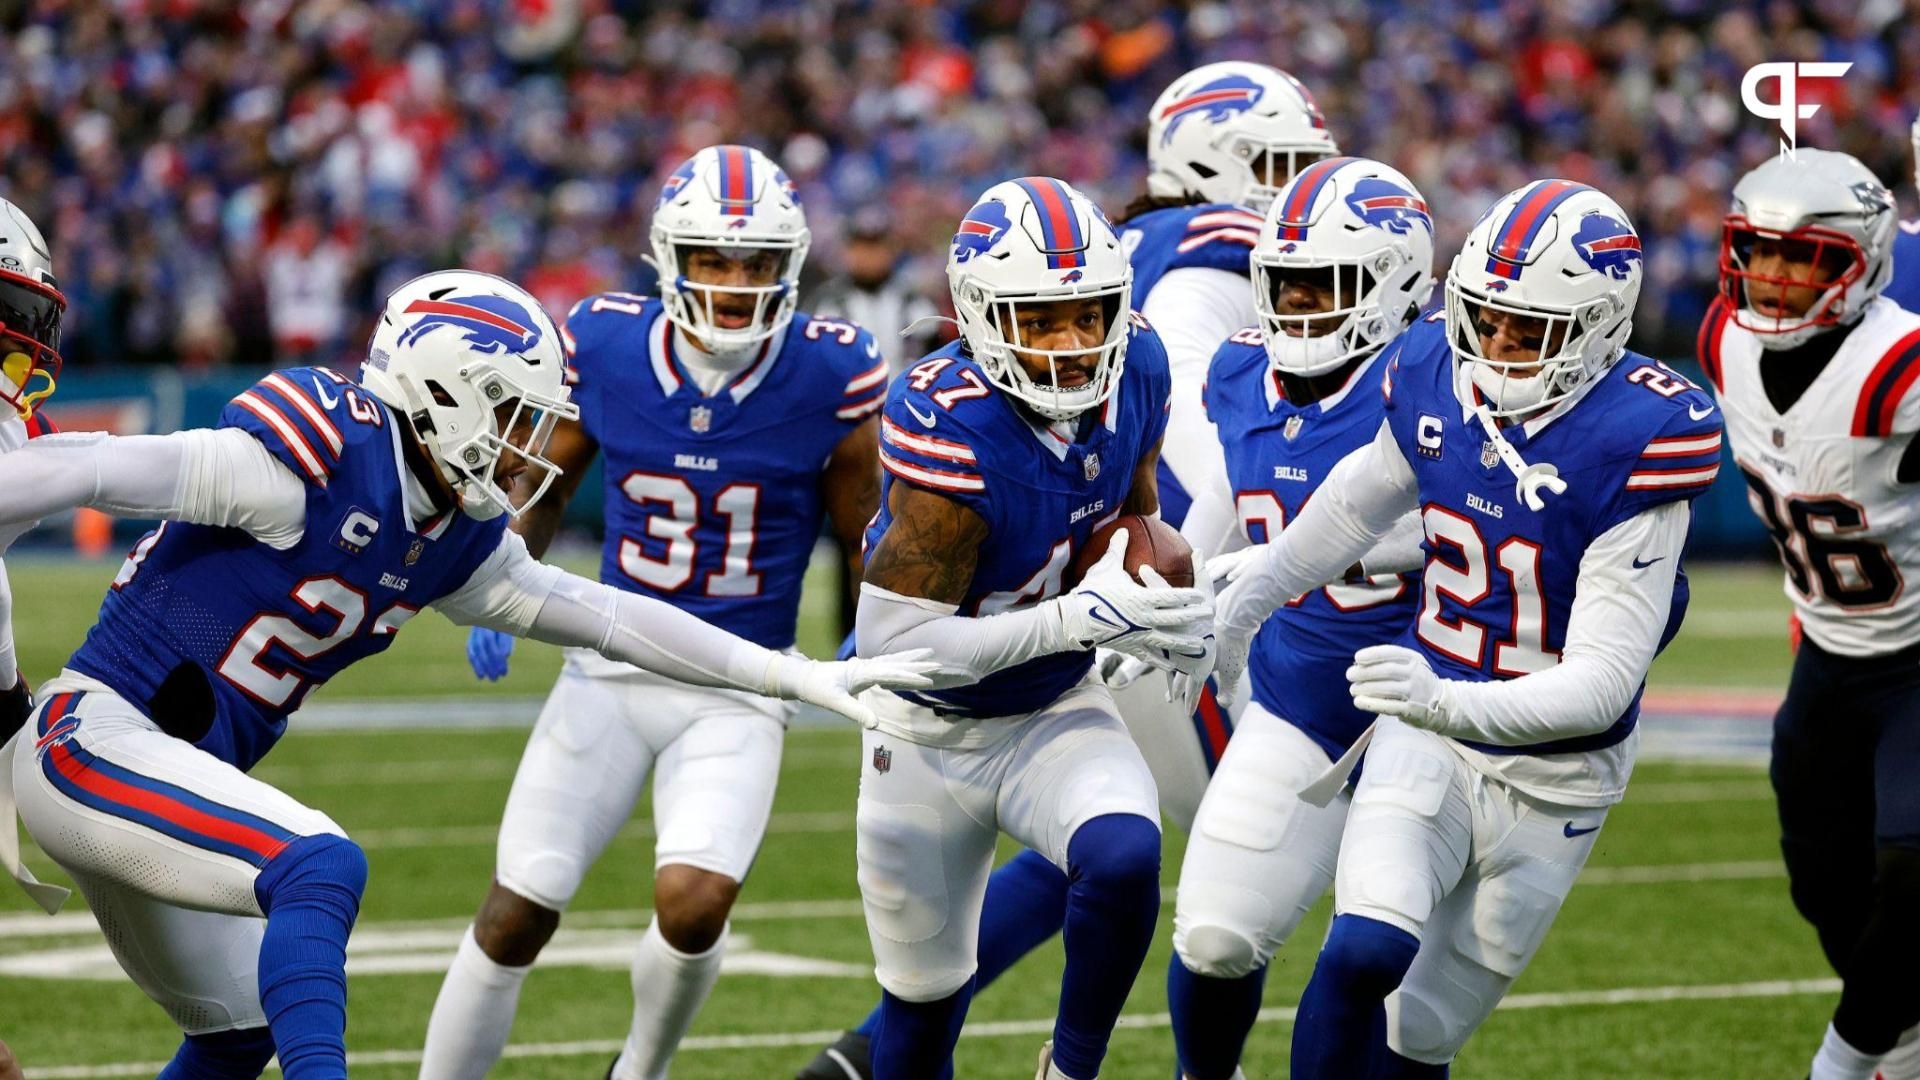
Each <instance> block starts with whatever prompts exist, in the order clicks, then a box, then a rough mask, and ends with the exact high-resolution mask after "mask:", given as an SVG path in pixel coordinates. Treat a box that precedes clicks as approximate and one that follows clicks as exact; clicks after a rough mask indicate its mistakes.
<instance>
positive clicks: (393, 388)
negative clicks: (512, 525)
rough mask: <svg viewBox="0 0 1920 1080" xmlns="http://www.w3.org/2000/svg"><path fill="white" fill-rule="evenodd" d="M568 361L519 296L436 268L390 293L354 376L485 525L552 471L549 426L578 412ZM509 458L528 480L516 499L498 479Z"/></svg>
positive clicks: (531, 496)
mask: <svg viewBox="0 0 1920 1080" xmlns="http://www.w3.org/2000/svg"><path fill="white" fill-rule="evenodd" d="M564 365H565V358H564V356H563V354H562V351H561V346H560V335H559V332H558V331H557V330H556V329H555V328H554V325H553V320H552V319H550V318H548V317H547V313H546V312H545V311H543V310H541V308H540V304H539V302H538V301H536V300H535V299H534V298H533V297H532V296H531V295H529V294H528V293H527V292H526V291H525V290H523V289H521V288H520V287H519V286H517V285H514V284H513V283H512V282H509V281H505V280H503V279H501V278H497V277H494V276H493V275H492V274H482V273H478V272H476V271H472V270H442V271H437V272H435V273H431V274H425V275H422V276H420V277H417V278H414V279H413V280H412V281H409V282H407V283H406V284H404V285H402V286H400V287H399V288H398V289H395V290H394V291H393V294H392V295H391V296H389V297H387V303H386V307H385V309H384V310H382V311H381V313H380V324H379V325H378V326H377V327H375V329H374V332H373V341H372V343H371V345H370V346H369V347H368V349H367V359H366V362H365V363H363V364H362V365H361V368H360V381H361V384H362V385H363V386H365V387H366V389H367V390H368V391H369V392H370V393H372V394H373V395H374V396H375V397H377V398H379V399H380V400H381V401H383V402H385V403H386V404H387V405H388V406H389V407H390V408H392V409H393V410H394V411H395V412H396V413H399V414H400V415H402V416H404V417H406V419H407V420H408V422H409V423H410V425H411V426H412V428H413V430H414V433H415V434H416V435H417V436H419V439H420V441H421V443H422V444H423V445H424V447H425V448H426V451H427V454H428V456H429V457H430V458H431V459H432V461H433V463H434V467H435V468H436V469H438V470H439V473H440V476H441V478H442V479H444V480H445V481H446V482H447V484H448V486H449V487H451V488H452V489H453V492H454V494H455V496H456V497H457V498H458V499H459V502H460V509H461V510H462V511H464V512H465V513H466V514H467V515H468V516H470V517H474V518H479V519H482V520H485V519H488V518H493V517H497V516H499V515H500V514H503V513H505V514H511V515H513V516H515V517H518V516H519V515H520V514H522V513H524V512H525V511H526V509H527V508H528V507H529V506H532V505H533V504H534V503H535V502H537V501H538V500H539V499H540V496H542V495H543V494H545V493H546V490H547V487H548V485H550V484H551V483H553V480H554V478H555V477H557V476H559V475H560V468H559V467H558V466H557V465H555V464H554V463H553V462H552V461H550V460H548V459H547V457H546V456H545V455H546V445H547V440H548V438H549V437H551V435H552V434H553V428H554V425H555V424H557V423H558V422H559V421H561V420H573V419H577V418H578V417H579V415H580V410H579V408H578V407H577V406H575V405H573V404H572V403H571V402H570V401H569V400H568V397H569V393H570V392H569V390H568V388H567V386H566V385H565V382H564V378H563V374H562V371H563V368H564ZM508 405H511V406H512V408H511V409H510V410H505V409H503V407H504V406H508ZM509 454H511V455H512V456H513V458H515V459H517V461H518V462H519V464H520V466H521V472H522V473H524V474H528V475H531V476H532V477H534V478H535V480H536V483H535V484H534V485H533V486H532V488H531V489H530V491H529V493H528V495H527V496H526V497H525V498H524V499H522V500H520V501H519V502H517V503H516V502H515V501H514V500H513V498H512V495H511V494H510V493H509V492H508V491H507V490H506V488H505V487H504V486H503V483H504V482H505V478H504V477H496V471H497V470H498V468H499V467H500V463H501V461H502V460H503V459H506V458H507V457H508V455H509Z"/></svg>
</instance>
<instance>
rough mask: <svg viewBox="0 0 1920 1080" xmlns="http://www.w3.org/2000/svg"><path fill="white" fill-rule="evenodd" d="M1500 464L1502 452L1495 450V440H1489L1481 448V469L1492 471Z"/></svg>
mask: <svg viewBox="0 0 1920 1080" xmlns="http://www.w3.org/2000/svg"><path fill="white" fill-rule="evenodd" d="M1498 464H1500V451H1498V450H1496V449H1494V446H1493V440H1492V439H1488V440H1487V441H1486V442H1485V443H1484V444H1482V445H1481V447H1480V467H1481V468H1483V469H1491V468H1493V467H1494V466H1495V465H1498Z"/></svg>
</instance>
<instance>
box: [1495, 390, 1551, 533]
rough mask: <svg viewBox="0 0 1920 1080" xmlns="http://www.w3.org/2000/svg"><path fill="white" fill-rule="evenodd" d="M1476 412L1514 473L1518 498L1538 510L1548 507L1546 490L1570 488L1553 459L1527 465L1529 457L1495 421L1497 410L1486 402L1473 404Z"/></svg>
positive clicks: (1498, 451) (1514, 492) (1531, 508)
mask: <svg viewBox="0 0 1920 1080" xmlns="http://www.w3.org/2000/svg"><path fill="white" fill-rule="evenodd" d="M1473 415H1475V416H1477V417H1479V418H1480V426H1481V427H1482V428H1484V429H1486V432H1487V439H1488V440H1489V441H1490V442H1491V443H1492V444H1493V450H1494V453H1496V454H1499V455H1500V460H1501V461H1502V462H1504V463H1506V466H1507V469H1508V471H1510V472H1512V473H1513V476H1514V485H1513V494H1514V497H1515V498H1517V499H1519V500H1520V501H1521V502H1523V503H1526V504H1527V508H1528V509H1529V510H1532V511H1534V512H1535V513H1538V512H1540V511H1541V510H1543V509H1545V508H1546V505H1547V501H1546V499H1545V498H1544V497H1542V496H1541V494H1540V492H1541V491H1542V490H1545V491H1547V492H1549V493H1551V494H1554V495H1559V494H1561V493H1563V492H1565V491H1566V490H1567V482H1566V481H1565V480H1562V479H1560V470H1559V469H1558V468H1556V467H1555V466H1554V464H1553V463H1552V462H1549V461H1542V462H1539V463H1537V464H1533V465H1529V464H1527V462H1526V459H1524V458H1522V457H1521V456H1520V451H1518V450H1515V449H1514V448H1513V444H1512V443H1510V442H1508V441H1507V437H1506V436H1505V435H1502V434H1500V424H1499V422H1498V421H1496V420H1494V418H1493V413H1492V412H1491V411H1489V410H1488V408H1487V406H1486V403H1485V402H1481V403H1479V404H1477V405H1475V406H1474V407H1473Z"/></svg>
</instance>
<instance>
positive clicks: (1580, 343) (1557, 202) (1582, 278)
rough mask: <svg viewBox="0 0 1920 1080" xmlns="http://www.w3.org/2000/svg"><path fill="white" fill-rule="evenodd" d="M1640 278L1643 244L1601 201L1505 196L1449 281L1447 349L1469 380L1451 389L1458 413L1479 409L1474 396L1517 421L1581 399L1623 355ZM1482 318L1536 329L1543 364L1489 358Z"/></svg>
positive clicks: (1561, 194) (1622, 216)
mask: <svg viewBox="0 0 1920 1080" xmlns="http://www.w3.org/2000/svg"><path fill="white" fill-rule="evenodd" d="M1642 276H1643V271H1642V263H1641V256H1640V236H1639V234H1638V233H1636V232H1635V231H1634V229H1633V223H1632V222H1631V221H1629V220H1628V219H1627V214H1626V211H1624V210H1622V209H1620V206H1619V204H1618V203H1616V202H1614V201H1613V200H1612V199H1610V198H1608V197H1607V196H1606V195H1604V194H1602V193H1601V192H1599V191H1597V190H1595V189H1594V188H1591V187H1588V186H1587V185H1585V184H1580V183H1575V182H1574V181H1571V180H1536V181H1534V182H1533V183H1531V184H1528V185H1526V186H1525V187H1522V188H1519V189H1518V190H1515V191H1511V192H1508V193H1507V194H1506V195H1504V196H1502V197H1501V198H1500V200H1499V201H1498V202H1496V203H1494V204H1493V207H1492V208H1491V209H1489V210H1488V211H1487V212H1486V213H1485V214H1483V215H1481V218H1480V221H1479V222H1478V223H1477V224H1475V225H1474V227H1473V231H1472V232H1470V233H1468V234H1467V241H1466V243H1465V245H1463V246H1462V248H1461V250H1460V254H1459V255H1457V256H1455V257H1454V260H1453V266H1452V268H1451V269H1450V270H1448V272H1447V285H1446V321H1447V342H1448V344H1449V345H1450V346H1452V348H1453V354H1454V359H1455V361H1456V362H1457V363H1459V364H1461V365H1462V366H1464V367H1466V368H1467V369H1468V371H1469V372H1470V373H1471V375H1472V377H1471V378H1468V379H1455V380H1454V390H1455V392H1456V393H1458V394H1460V395H1462V396H1461V402H1462V404H1464V405H1466V406H1468V407H1472V406H1474V405H1475V404H1476V402H1474V401H1473V400H1472V394H1473V391H1474V390H1478V391H1479V393H1480V394H1481V395H1482V396H1483V397H1485V398H1487V399H1488V404H1489V406H1490V408H1489V411H1490V412H1491V413H1492V414H1493V415H1494V416H1497V417H1510V416H1521V415H1524V414H1528V413H1532V412H1536V411H1539V410H1543V409H1547V408H1551V407H1552V406H1553V405H1555V404H1557V403H1558V402H1560V401H1562V400H1565V399H1566V398H1568V397H1571V396H1573V395H1574V394H1576V393H1578V392H1579V391H1580V389H1581V388H1582V387H1584V386H1586V385H1587V384H1588V383H1589V382H1592V381H1593V380H1595V379H1597V378H1599V377H1600V376H1601V375H1602V374H1604V373H1605V372H1606V370H1607V368H1609V367H1611V366H1612V365H1613V362H1614V361H1615V360H1617V359H1619V357H1620V353H1621V352H1622V351H1623V350H1624V349H1625V348H1626V347H1627V337H1628V335H1629V334H1630V333H1632V330H1633V308H1634V304H1635V303H1636V302H1637V301H1638V299H1639V296H1640V282H1641V280H1642ZM1483 313H1492V314H1495V315H1504V316H1507V317H1509V318H1514V319H1529V320H1539V322H1538V326H1539V329H1540V349H1539V356H1538V357H1537V358H1534V359H1529V360H1526V361H1524V362H1521V361H1503V360H1501V359H1499V358H1495V357H1489V356H1486V355H1484V354H1483V353H1482V348H1481V344H1480V334H1479V330H1478V327H1479V325H1480V323H1481V321H1482V320H1481V319H1480V316H1481V315H1482V314H1483ZM1510 367H1512V368H1517V369H1520V370H1522V371H1524V372H1526V373H1527V374H1525V375H1522V376H1520V377H1511V376H1510V372H1509V370H1508V369H1509V368H1510ZM1483 368H1484V369H1486V370H1485V372H1484V373H1483V372H1482V371H1481V370H1480V369H1483Z"/></svg>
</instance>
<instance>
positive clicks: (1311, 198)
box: [1251, 157, 1434, 376]
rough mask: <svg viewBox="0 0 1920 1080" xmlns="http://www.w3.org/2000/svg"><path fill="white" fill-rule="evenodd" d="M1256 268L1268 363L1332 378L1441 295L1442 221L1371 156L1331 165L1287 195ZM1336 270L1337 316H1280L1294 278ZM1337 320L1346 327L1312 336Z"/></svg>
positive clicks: (1263, 234) (1264, 230)
mask: <svg viewBox="0 0 1920 1080" xmlns="http://www.w3.org/2000/svg"><path fill="white" fill-rule="evenodd" d="M1251 262H1252V270H1253V273H1252V277H1253V306H1254V309H1255V310H1256V311H1258V312H1259V313H1260V329H1261V330H1262V331H1263V333H1264V337H1265V338H1266V346H1267V360H1268V361H1269V362H1270V363H1271V364H1272V365H1273V366H1274V367H1275V368H1276V369H1278V370H1280V371H1283V372H1286V373H1287V374H1289V375H1300V376H1313V375H1323V374H1325V373H1327V372H1329V371H1332V370H1334V369H1335V368H1338V367H1339V366H1340V365H1342V364H1344V363H1346V362H1347V361H1349V360H1352V359H1353V358H1354V357H1356V356H1364V355H1366V354H1368V353H1371V352H1373V351H1374V350H1375V349H1378V348H1379V347H1380V346H1382V345H1385V344H1386V343H1387V342H1388V341H1390V340H1392V339H1393V338H1394V337H1395V336H1397V335H1398V334H1399V333H1400V332H1401V331H1402V330H1405V329H1406V328H1407V327H1408V326H1409V325H1411V324H1412V323H1413V320H1414V319H1415V318H1417V317H1418V316H1419V314H1420V308H1421V307H1422V306H1423V305H1425V304H1426V302H1427V298H1428V297H1430V296H1432V295H1433V286H1434V277H1433V218H1432V216H1430V215H1429V214H1428V213H1427V201H1426V200H1425V199H1423V198H1421V196H1420V192H1419V190H1418V189H1416V188H1415V187H1414V186H1413V182H1412V181H1411V180H1408V179H1407V178H1406V177H1405V176H1403V175H1401V174H1400V173H1399V172H1398V171H1397V170H1395V169H1392V168H1390V167H1388V166H1386V165H1382V164H1381V163H1380V162H1378V161H1372V160H1369V159H1367V158H1352V157H1342V158H1328V159H1326V160H1324V161H1320V162H1317V163H1315V164H1313V165H1309V166H1307V168H1306V169H1305V171H1303V172H1301V173H1300V175H1298V176H1296V177H1294V178H1293V180H1292V181H1291V182H1289V183H1288V184H1287V186H1286V187H1284V188H1282V189H1281V190H1280V197H1279V198H1277V199H1275V200H1274V202H1273V205H1272V206H1271V207H1268V209H1267V220H1266V224H1265V225H1263V226H1262V227H1261V229H1260V240H1259V242H1258V243H1256V244H1254V246H1253V255H1252V257H1251ZM1329 269H1331V270H1332V272H1333V290H1334V301H1333V308H1332V310H1330V311H1325V312H1321V313H1319V314H1315V315H1282V314H1280V313H1279V312H1277V311H1275V310H1274V304H1275V302H1276V301H1277V300H1278V299H1279V296H1280V290H1281V289H1282V288H1284V287H1285V284H1286V282H1287V280H1288V278H1289V277H1290V276H1292V275H1295V274H1298V273H1299V272H1301V271H1325V270H1329ZM1334 320H1338V324H1339V325H1337V326H1334V327H1333V328H1332V329H1331V330H1330V331H1328V332H1327V333H1323V334H1318V335H1311V336H1310V331H1311V330H1313V329H1316V328H1319V327H1325V326H1329V325H1330V324H1331V323H1332V322H1333V321H1334Z"/></svg>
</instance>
